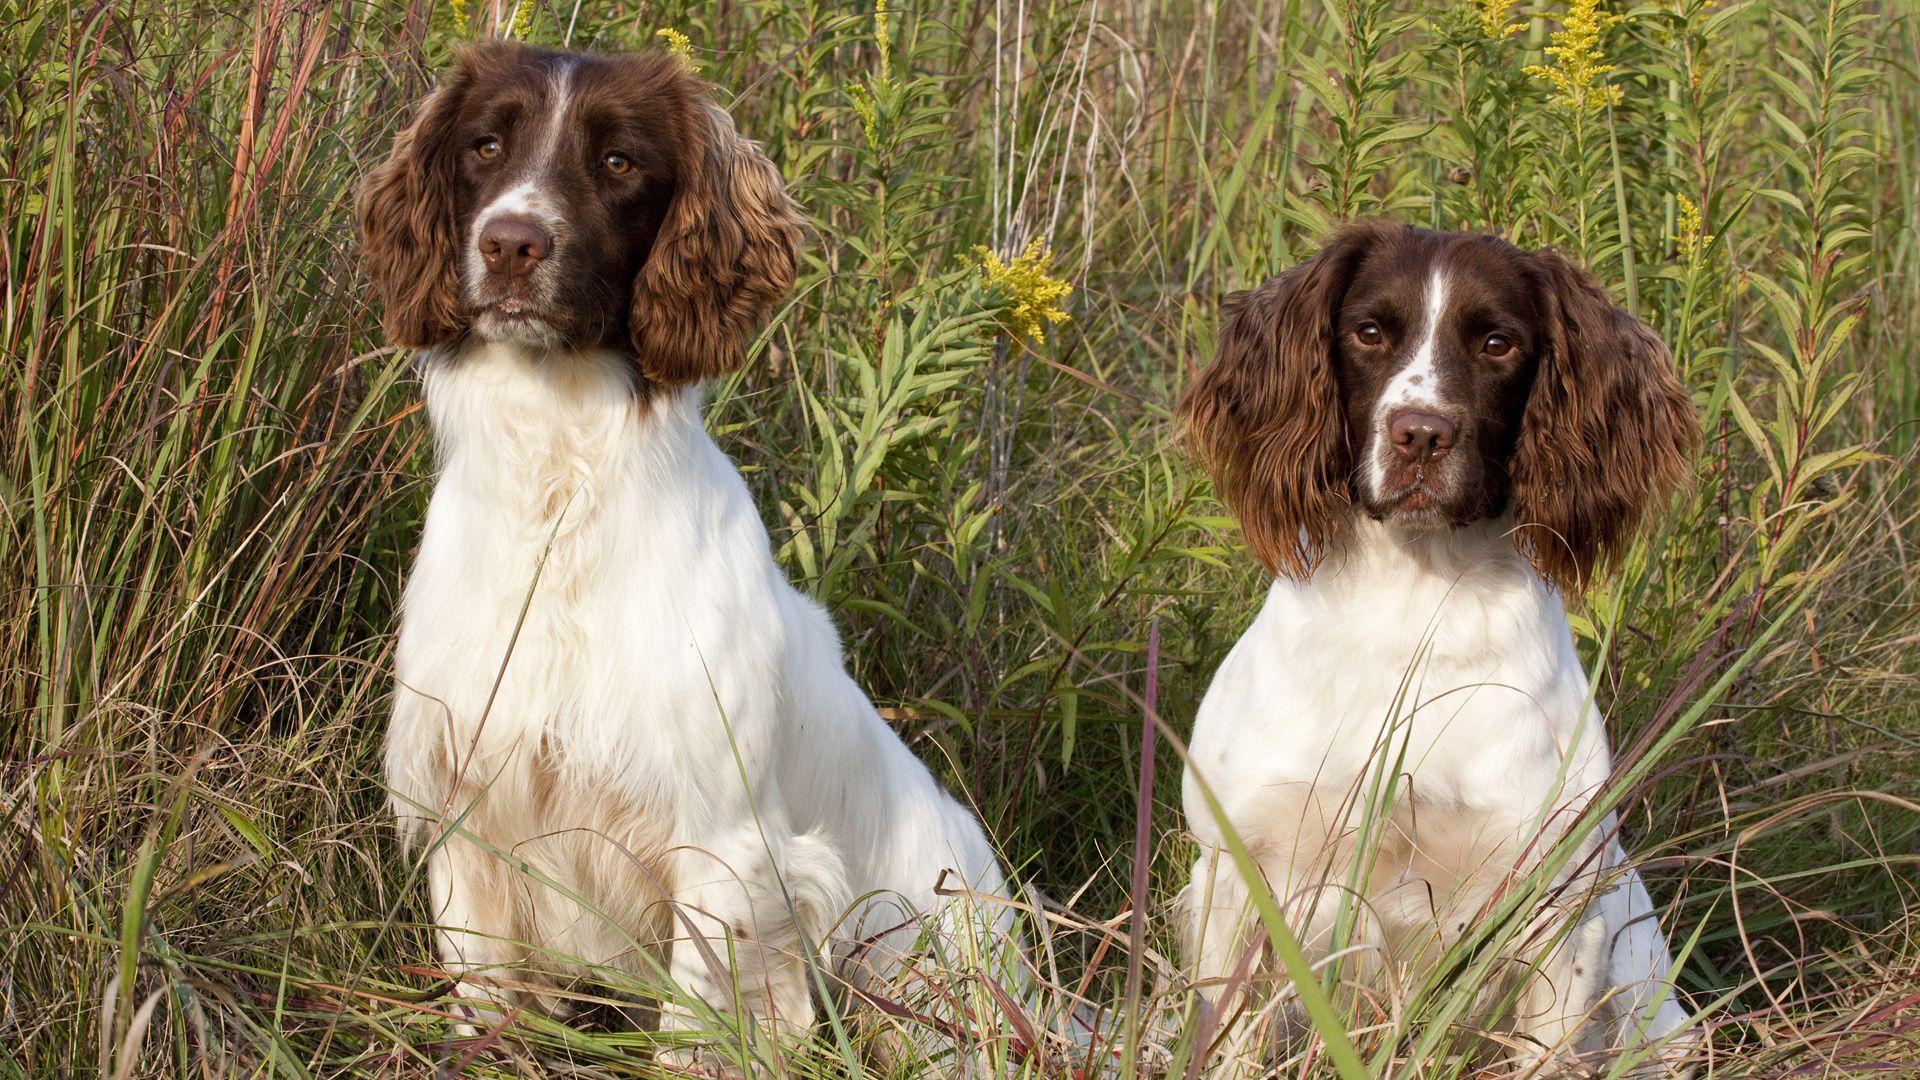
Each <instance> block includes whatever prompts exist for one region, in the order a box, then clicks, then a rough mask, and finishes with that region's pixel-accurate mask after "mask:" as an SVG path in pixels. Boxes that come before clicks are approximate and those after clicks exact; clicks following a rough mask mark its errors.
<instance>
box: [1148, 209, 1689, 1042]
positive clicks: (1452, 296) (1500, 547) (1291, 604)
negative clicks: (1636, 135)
mask: <svg viewBox="0 0 1920 1080" xmlns="http://www.w3.org/2000/svg"><path fill="white" fill-rule="evenodd" d="M1180 411H1181V414H1182V417H1183V419H1184V421H1185V423H1186V425H1187V427H1188V430H1189V433H1190V437H1191V441H1192V444H1193V446H1194V448H1195V450H1196V453H1197V456H1198V457H1199V458H1200V459H1201V460H1202V461H1203V462H1204V463H1205V464H1206V466H1207V467H1208V468H1209V470H1210V471H1211V472H1212V474H1213V476H1214V478H1215V482H1216V487H1217V489H1218V490H1219V492H1220V493H1221V495H1222V496H1223V498H1224V500H1225V501H1226V502H1227V503H1228V504H1229V506H1230V507H1231V508H1232V510H1233V511H1234V512H1235V514H1236V516H1237V517H1238V519H1239V521H1240V525H1241V531H1242V533H1243V535H1244V536H1245V538H1246V542H1247V545H1248V546H1249V547H1250V548H1251V549H1252V551H1253V553H1254V554H1255V555H1256V556H1257V557H1258V558H1259V559H1260V560H1261V562H1262V563H1263V564H1264V565H1265V566H1266V568H1267V569H1268V570H1270V571H1273V572H1275V573H1276V579H1275V581H1274V583H1273V585H1272V588H1271V590H1270V591H1269V592H1268V594H1267V599H1266V602H1265V605H1264V606H1263V607H1262V608H1261V610H1260V613H1259V615H1258V616H1257V617H1256V618H1255V620H1254V622H1253V625H1252V627H1251V628H1249V629H1248V630H1247V632H1246V634H1245V636H1243V637H1242V638H1241V639H1240V640H1239V642H1238V643H1237V644H1236V645H1235V646H1234V648H1233V649H1232V651H1231V652H1230V653H1229V654H1228V655H1227V658H1226V660H1225V662H1224V663H1223V664H1222V665H1221V667H1220V670H1219V671H1218V672H1217V673H1216V674H1215V676H1214V679H1213V682H1212V685H1211V687H1210V688H1209V690H1208V691H1207V694H1206V697H1205V700H1204V701H1203V702H1202V704H1201V706H1200V709H1199V714H1198V717H1197V718H1196V720H1195V722H1194V731H1193V739H1192V748H1191V754H1192V756H1191V759H1190V763H1189V766H1188V770H1187V775H1186V782H1185V807H1186V814H1187V820H1188V822H1189V824H1190V826H1191V828H1192V830H1193V831H1194V832H1195V833H1196V834H1197V835H1198V837H1199V838H1200V839H1201V840H1202V842H1203V843H1204V844H1205V845H1206V848H1207V849H1206V850H1205V851H1204V852H1203V854H1202V855H1201V857H1200V859H1199V860H1198V862H1197V863H1196V865H1195V866H1194V870H1193V878H1192V881H1191V883H1190V885H1189V887H1188V889H1189V891H1188V893H1187V900H1188V902H1189V903H1190V908H1189V910H1190V915H1191V920H1190V925H1189V927H1188V931H1189V945H1190V953H1191V961H1192V963H1193V964H1194V965H1195V967H1196V968H1197V971H1196V974H1197V977H1198V979H1199V980H1200V981H1201V987H1202V990H1203V992H1204V993H1206V994H1208V995H1209V996H1211V997H1213V998H1214V999H1216V1000H1217V1001H1218V1002H1219V1004H1220V1005H1222V1006H1226V1005H1229V1004H1237V1003H1240V1002H1242V1001H1243V1000H1244V998H1243V996H1242V995H1241V994H1240V993H1239V992H1238V989H1239V988H1242V987H1245V986H1246V985H1247V980H1248V968H1246V967H1243V964H1246V965H1250V964H1252V963H1253V962H1254V956H1253V953H1254V951H1255V950H1256V949H1257V947H1258V944H1259V943H1261V942H1263V941H1264V936H1262V935H1260V934H1258V933H1257V931H1253V930H1252V927H1251V924H1250V923H1249V921H1248V910H1249V909H1248V902H1249V896H1250V894H1249V886H1248V883H1247V881H1246V880H1244V879H1243V878H1242V876H1241V875H1240V874H1239V873H1238V872H1236V870H1235V867H1234V864H1233V862H1232V861H1231V860H1229V859H1223V858H1222V850H1221V848H1222V846H1223V845H1224V844H1225V839H1224V835H1223V832H1222V830H1221V828H1220V826H1219V823H1218V821H1217V819H1216V816H1215V814H1214V813H1213V812H1211V811H1210V810H1209V807H1208V802H1207V799H1206V795H1205V793H1204V792H1203V790H1202V785H1203V784H1204V785H1205V786H1206V787H1208V788H1210V789H1211V791H1212V792H1213V793H1214V794H1215V795H1216V796H1217V798H1218V800H1219V804H1220V806H1221V808H1222V810H1223V812H1224V816H1225V818H1226V819H1227V821H1228V823H1229V824H1230V825H1231V827H1232V828H1233V830H1234V831H1235V833H1236V834H1237V835H1238V836H1239V837H1240V838H1241V839H1242V840H1243V841H1244V843H1245V845H1246V847H1247V849H1248V852H1249V854H1250V855H1251V856H1252V857H1253V859H1254V861H1255V862H1256V863H1257V864H1258V866H1259V869H1260V871H1261V873H1262V875H1264V877H1265V885H1266V886H1267V887H1268V888H1270V889H1271V890H1272V896H1273V897H1274V900H1275V902H1276V903H1278V904H1279V905H1280V906H1281V909H1282V911H1283V912H1284V914H1285V916H1286V919H1287V922H1288V924H1289V927H1290V928H1291V931H1292V933H1293V934H1294V935H1295V936H1296V937H1297V938H1298V939H1299V940H1300V941H1301V944H1302V945H1303V947H1304V948H1305V950H1306V954H1307V958H1308V959H1309V960H1314V961H1317V960H1322V959H1325V958H1326V957H1327V955H1328V952H1329V949H1330V948H1331V947H1332V946H1333V945H1334V944H1335V934H1334V931H1335V924H1336V921H1337V913H1338V912H1339V910H1340V908H1341V906H1342V904H1341V900H1342V898H1343V897H1347V898H1348V899H1349V900H1350V904H1351V907H1352V914H1351V916H1350V918H1351V923H1350V928H1351V935H1350V937H1348V938H1347V940H1346V943H1347V944H1348V945H1353V946H1358V948H1357V949H1355V950H1354V956H1353V959H1351V960H1349V961H1348V963H1350V964H1351V965H1353V966H1354V967H1357V968H1360V969H1361V970H1363V971H1365V970H1369V969H1371V970H1373V971H1374V972H1375V973H1376V974H1382V973H1384V971H1385V969H1386V967H1387V966H1388V965H1389V964H1397V965H1398V966H1399V970H1401V971H1403V972H1407V971H1411V972H1416V973H1417V972H1423V971H1425V972H1430V971H1431V970H1432V967H1433V963H1434V962H1435V961H1436V960H1437V959H1438V958H1439V956H1440V955H1441V954H1442V953H1443V952H1444V951H1445V950H1446V949H1447V948H1448V947H1449V946H1450V945H1451V944H1453V943H1454V942H1456V941H1458V940H1459V939H1460V938H1461V937H1462V936H1464V935H1467V934H1468V933H1470V932H1471V931H1473V930H1474V929H1475V927H1476V925H1477V922H1478V921H1479V920H1482V919H1484V918H1487V917H1489V915H1490V914H1491V912H1492V910H1493V908H1494V907H1495V905H1496V904H1497V903H1498V902H1499V900H1500V897H1501V895H1502V893H1503V890H1506V889H1510V888H1511V887H1512V886H1513V884H1514V883H1515V882H1516V881H1517V880H1518V879H1519V878H1521V877H1524V876H1525V875H1527V874H1528V873H1529V871H1530V869H1531V868H1532V867H1534V866H1536V865H1538V864H1539V862H1540V860H1541V859H1542V858H1543V857H1544V856H1545V855H1546V854H1547V853H1548V852H1549V851H1550V850H1552V849H1553V848H1554V847H1555V845H1556V844H1557V843H1559V842H1560V841H1561V840H1562V839H1563V838H1564V837H1565V836H1566V835H1567V830H1568V829H1569V828H1570V827H1571V826H1572V825H1573V824H1574V822H1575V819H1576V818H1578V817H1580V815H1581V814H1582V812H1583V811H1584V810H1586V808H1587V806H1588V805H1589V803H1590V801H1591V799H1592V798H1593V797H1594V796H1595V795H1596V794H1598V793H1599V791H1600V789H1601V788H1602V787H1603V785H1605V783H1606V782H1607V779H1608V774H1609V770H1610V763H1609V759H1608V749H1607V740H1606V736H1605V733H1604V731H1603V730H1602V726H1601V720H1600V716H1599V714H1598V712H1597V711H1596V710H1595V708H1594V707H1593V702H1592V695H1591V693H1590V690H1589V687H1588V683H1587V677H1586V672H1585V668H1584V667H1583V665H1582V663H1581V660H1580V657H1579V654H1578V653H1576V652H1575V650H1574V645H1573V638H1572V635H1571V633H1570V632H1569V630H1568V625H1567V619H1566V615H1565V613H1564V611H1563V607H1562V597H1563V596H1564V595H1567V594H1569V593H1571V592H1572V591H1573V590H1575V589H1577V588H1579V587H1580V585H1581V584H1582V582H1584V581H1585V580H1586V579H1587V578H1588V576H1589V574H1590V573H1591V572H1592V571H1593V570H1594V569H1595V568H1596V566H1598V565H1600V564H1602V563H1603V562H1604V561H1605V560H1606V559H1607V558H1608V557H1609V556H1611V555H1612V554H1613V553H1615V552H1616V551H1617V550H1618V549H1619V548H1620V547H1621V546H1622V545H1624V544H1625V543H1626V542H1627V541H1628V540H1629V538H1630V537H1631V535H1632V533H1633V531H1634V529H1635V526H1636V524H1637V523H1638V522H1639V521H1640V520H1641V518H1642V517H1643V516H1644V515H1645V513H1646V512H1647V511H1648V510H1649V509H1650V508H1653V507H1655V506H1657V505H1659V504H1660V503H1661V501H1662V500H1663V498H1664V497H1665V496H1667V495H1668V494H1669V493H1670V492H1671V490H1672V489H1674V488H1675V487H1676V486H1677V485H1679V484H1680V483H1681V482H1682V481H1683V479H1684V478H1685V477H1686V476H1687V475H1688V464H1687V462H1688V454H1689V452H1690V450H1691V447H1692V445H1693V443H1694V441H1695V439H1696V437H1697V435H1696V427H1697V421H1696V419H1695V413H1694V409H1693V406H1692V403H1691V400H1690V399H1689V397H1688V395H1687V393H1686V391H1685V389H1684V388H1683V387H1682V386H1681V385H1680V383H1679V382H1678V380H1677V379H1676V378H1675V376H1674V374H1673V371H1672V365H1671V360H1670V358H1669V356H1668V354H1667V350H1666V348H1665V347H1664V346H1663V345H1662V344H1661V343H1660V341H1659V339H1658V338H1656V337H1655V336H1654V334H1653V332H1652V331H1650V330H1649V329H1648V328H1647V327H1646V326H1644V325H1642V324H1641V323H1640V322H1639V321H1637V320H1636V319H1634V318H1633V317H1631V316H1630V315H1628V314H1627V313H1626V312H1625V311H1623V310H1621V309H1620V308H1619V307H1618V306H1616V305H1615V304H1614V303H1613V301H1612V300H1611V299H1609V298H1608V297H1607V295H1606V294H1605V293H1604V292H1603V291H1602V290H1601V289H1600V288H1599V287H1598V286H1596V285H1595V283H1594V281H1593V279H1592V278H1591V277H1590V276H1588V274H1587V273H1585V272H1584V271H1583V270H1580V269H1578V268H1577V267H1575V266H1573V265H1570V264H1569V263H1568V262H1566V261H1565V260H1563V259H1561V258H1560V257H1558V256H1556V255H1554V254H1551V253H1548V252H1526V251H1521V250H1519V249H1517V248H1515V247H1513V246H1512V245H1510V244H1507V243H1504V242H1502V241H1500V240H1498V239H1494V238H1491V237H1487V236H1473V235H1462V234H1453V233H1440V232H1429V231H1425V230H1420V229H1414V228H1407V227H1399V226H1393V225H1386V224H1356V225H1352V226H1349V227H1347V228H1345V229H1343V230H1341V231H1340V232H1339V233H1338V234H1337V235H1336V236H1334V237H1333V239H1332V240H1331V242H1330V243H1328V244H1327V245H1326V247H1325V248H1324V249H1323V250H1322V251H1320V252H1319V253H1318V254H1317V255H1315V256H1314V257H1313V258H1312V259H1311V260H1310V261H1308V262H1306V263H1305V264H1303V265H1300V266H1297V267H1295V268H1293V269H1291V270H1289V271H1287V272H1286V273H1284V274H1282V275H1280V276H1279V277H1278V278H1275V279H1274V280H1272V281H1269V282H1267V283H1266V284H1265V285H1262V286H1260V287H1259V288H1257V289H1254V290H1252V291H1250V292H1247V293H1243V294H1240V295H1238V296H1236V297H1234V298H1232V299H1231V300H1230V301H1229V304H1228V307H1227V313H1226V317H1225V321H1224V325H1223V326H1222V328H1221V332H1220V337H1219V345H1218V349H1217V355H1216V357H1215V359H1214V361H1213V363H1212V364H1211V365H1209V366H1208V367H1207V368H1206V369H1205V370H1204V371H1202V372H1201V373H1200V374H1199V375H1198V377H1197V378H1196V379H1195V381H1194V383H1193V384H1192V386H1191V388H1190V389H1189V390H1188V392H1187V393H1186V395H1185V396H1184V398H1183V400H1182V402H1181V405H1180ZM1363 821H1364V827H1365V828H1366V829H1368V830H1370V833H1371V835H1370V836H1369V837H1368V838H1366V839H1365V840H1363V839H1362V837H1361V831H1362V829H1363ZM1614 831H1615V826H1614V823H1613V821H1612V820H1611V818H1609V819H1607V820H1606V821H1604V822H1602V823H1601V824H1600V825H1599V826H1598V827H1597V828H1592V829H1591V830H1590V831H1588V832H1587V833H1586V835H1584V836H1582V837H1580V838H1579V839H1578V840H1577V841H1575V842H1574V843H1577V849H1576V850H1575V851H1574V852H1573V854H1572V857H1571V858H1569V859H1568V860H1567V861H1566V863H1565V865H1564V868H1563V869H1561V870H1559V871H1558V877H1557V879H1556V881H1555V885H1556V886H1557V889H1556V890H1554V891H1552V892H1551V893H1550V898H1549V902H1548V903H1547V904H1546V910H1545V911H1543V912H1541V913H1539V914H1537V915H1536V916H1535V918H1536V920H1537V924H1536V925H1533V926H1532V927H1531V928H1530V930H1529V931H1528V932H1524V933H1521V934H1519V935H1517V936H1516V937H1515V939H1514V940H1515V944H1514V946H1512V947H1511V948H1512V949H1513V951H1515V952H1518V953H1519V954H1520V955H1518V956H1516V957H1515V959H1517V960H1520V961H1522V962H1523V965H1524V966H1525V967H1526V968H1530V974H1529V975H1528V976H1527V977H1526V978H1525V981H1524V983H1523V985H1522V986H1521V988H1520V990H1519V998H1518V1000H1517V1002H1516V1005H1515V1008H1514V1017H1513V1021H1512V1023H1513V1026H1514V1027H1515V1028H1516V1029H1517V1034H1518V1035H1519V1036H1520V1037H1521V1038H1522V1039H1523V1040H1524V1041H1526V1042H1527V1043H1528V1044H1529V1046H1530V1047H1531V1054H1530V1056H1531V1057H1532V1058H1534V1059H1536V1060H1544V1059H1549V1058H1561V1057H1563V1056H1564V1055H1569V1054H1574V1053H1578V1052H1582V1051H1585V1050H1589V1049H1600V1048H1601V1047H1602V1046H1603V1045H1606V1046H1615V1047H1618V1046H1625V1045H1630V1044H1639V1043H1642V1042H1643V1041H1644V1040H1653V1039H1668V1040H1669V1042H1668V1045H1669V1046H1673V1045H1678V1044H1682V1043H1684V1036H1682V1037H1680V1038H1677V1039H1672V1038H1669V1037H1671V1036H1674V1035H1675V1033H1676V1032H1679V1031H1680V1030H1681V1029H1682V1028H1683V1027H1684V1026H1685V1025H1686V1022H1687V1014H1686V1013H1685V1011H1684V1010H1682V1009H1681V1008H1680V1007H1679V1005H1678V1004H1676V1003H1675V1002H1674V1001H1673V1000H1672V997H1671V995H1670V993H1668V989H1669V988H1668V987H1666V986H1663V985H1662V983H1663V980H1665V979H1666V978H1667V977H1668V972H1669V969H1670V968H1671V967H1672V960H1671V957H1670V956H1669V953H1668V949H1667V944H1666V941H1665V939H1664V938H1663V937H1662V935H1661V932H1660V928H1659V925H1658V923H1657V921H1656V919H1655V916H1654V912H1653V906H1652V901H1651V900H1650V898H1649V897H1648V894H1647V891H1646V888H1645V887H1644V885H1643V884H1642V882H1641V880H1640V878H1639V876H1638V875H1637V874H1636V873H1635V872H1634V871H1633V870H1631V869H1630V868H1626V869H1623V868H1622V865H1621V864H1622V862H1623V859H1624V856H1623V854H1622V852H1621V850H1620V848H1619V846H1618V844H1617V843H1616V842H1615V840H1614V839H1613V836H1614ZM1350 888H1357V893H1358V895H1353V893H1352V892H1350V891H1349V890H1350ZM1415 985H1417V982H1416V984H1415ZM1662 994H1666V995H1667V996H1666V997H1665V999H1664V1000H1661V1001H1659V1003H1658V1004H1657V1005H1656V1004H1655V1002H1656V999H1658V998H1659V997H1660V996H1661V995H1662ZM1590 1020H1591V1021H1593V1022H1591V1023H1590V1022H1589V1021H1590ZM1249 1026H1251V1025H1249Z"/></svg>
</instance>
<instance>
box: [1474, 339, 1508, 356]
mask: <svg viewBox="0 0 1920 1080" xmlns="http://www.w3.org/2000/svg"><path fill="white" fill-rule="evenodd" d="M1480 351H1481V352H1483V353H1486V354H1487V355H1488V356H1491V357H1494V358H1495V359H1498V358H1500V357H1502V356H1505V355H1507V354H1508V353H1510V352H1512V351H1513V339H1511V338H1509V337H1507V336H1506V335H1505V334H1488V335H1487V340H1486V341H1485V342H1484V343H1483V344H1482V345H1481V346H1480Z"/></svg>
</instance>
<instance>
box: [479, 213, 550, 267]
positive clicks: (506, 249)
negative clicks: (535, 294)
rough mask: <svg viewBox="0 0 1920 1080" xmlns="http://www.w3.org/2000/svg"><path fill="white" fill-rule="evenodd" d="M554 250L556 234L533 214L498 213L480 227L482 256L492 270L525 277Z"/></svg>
mask: <svg viewBox="0 0 1920 1080" xmlns="http://www.w3.org/2000/svg"><path fill="white" fill-rule="evenodd" d="M552 251H553V234H552V233H550V232H548V231H547V230H545V229H543V228H541V227H540V223H539V222H537V221H534V220H533V219H532V218H524V217H497V218H494V219H493V220H492V221H489V222H487V227H486V228H484V229H482V230H480V258H481V259H482V260H484V261H485V262H486V264H487V272H488V273H490V274H504V275H505V276H507V277H526V276H527V275H528V274H531V273H533V268H534V267H536V266H539V265H540V260H541V259H544V258H546V257H547V255H548V253H550V252H552Z"/></svg>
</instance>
